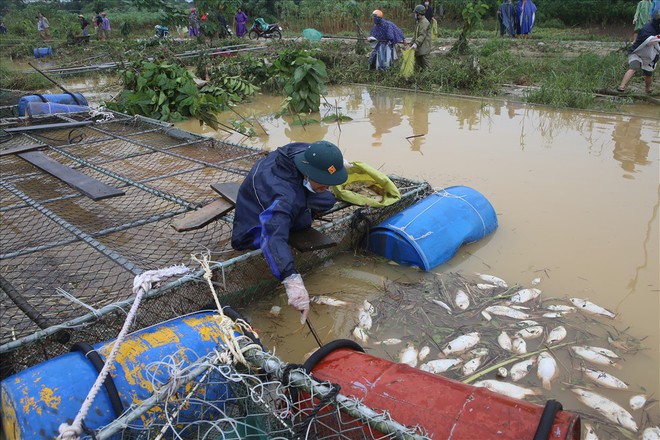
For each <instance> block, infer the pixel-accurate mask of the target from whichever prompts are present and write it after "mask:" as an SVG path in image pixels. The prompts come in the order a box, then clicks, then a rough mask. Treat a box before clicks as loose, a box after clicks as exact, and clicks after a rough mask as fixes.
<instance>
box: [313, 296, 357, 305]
mask: <svg viewBox="0 0 660 440" xmlns="http://www.w3.org/2000/svg"><path fill="white" fill-rule="evenodd" d="M309 300H310V302H313V303H314V304H322V305H325V306H332V307H342V306H347V305H348V304H349V303H348V302H346V301H342V300H340V299H337V298H333V297H331V296H327V295H315V296H311V297H310V298H309Z"/></svg>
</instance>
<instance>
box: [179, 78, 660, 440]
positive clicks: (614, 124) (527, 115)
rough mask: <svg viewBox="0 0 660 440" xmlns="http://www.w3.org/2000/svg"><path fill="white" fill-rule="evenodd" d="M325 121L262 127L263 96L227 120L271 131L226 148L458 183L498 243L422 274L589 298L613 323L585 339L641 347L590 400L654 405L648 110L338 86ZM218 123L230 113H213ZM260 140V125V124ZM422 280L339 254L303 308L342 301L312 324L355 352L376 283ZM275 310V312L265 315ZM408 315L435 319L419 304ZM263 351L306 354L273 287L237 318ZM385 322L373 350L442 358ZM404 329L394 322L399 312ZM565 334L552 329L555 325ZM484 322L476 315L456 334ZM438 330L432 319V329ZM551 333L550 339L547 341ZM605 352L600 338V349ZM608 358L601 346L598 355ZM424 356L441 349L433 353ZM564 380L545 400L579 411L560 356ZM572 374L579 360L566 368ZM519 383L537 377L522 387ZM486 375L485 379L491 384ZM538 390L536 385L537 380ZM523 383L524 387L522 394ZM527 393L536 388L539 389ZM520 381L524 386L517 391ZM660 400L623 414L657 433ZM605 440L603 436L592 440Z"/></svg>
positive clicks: (651, 118)
mask: <svg viewBox="0 0 660 440" xmlns="http://www.w3.org/2000/svg"><path fill="white" fill-rule="evenodd" d="M327 101H328V103H329V106H328V107H327V108H325V109H323V110H322V116H323V115H326V114H333V113H337V112H338V113H341V114H342V115H347V116H350V117H351V118H352V119H353V120H352V121H350V122H344V123H342V124H341V126H339V125H337V124H336V123H332V124H325V123H321V124H318V123H317V124H310V125H307V126H302V125H299V124H296V123H294V122H293V119H291V118H285V119H282V118H274V117H272V116H270V115H272V114H273V113H274V112H275V111H277V109H278V108H279V105H280V102H281V98H280V97H267V96H264V97H260V98H259V99H258V101H256V102H255V103H252V104H246V105H242V106H239V107H237V108H236V111H237V112H238V113H240V114H241V115H242V116H243V117H245V118H247V119H248V120H251V121H254V120H256V119H258V121H259V124H260V125H261V126H263V128H264V129H265V130H266V131H267V132H268V134H267V135H264V134H261V135H259V136H257V137H253V138H250V139H246V138H242V137H240V136H239V135H232V136H229V137H228V139H230V140H232V141H235V142H240V143H245V144H248V145H253V146H256V147H262V148H267V149H275V148H277V147H279V146H281V145H283V144H286V143H288V142H291V141H314V140H318V139H322V138H324V139H328V140H330V141H332V142H335V143H336V144H337V145H339V147H340V148H341V149H342V151H344V153H345V157H346V158H347V159H348V160H352V161H362V162H366V163H369V164H371V165H372V166H374V167H376V168H379V169H381V170H382V171H384V172H386V173H390V174H398V175H402V176H406V177H409V178H419V179H425V180H427V181H429V182H430V183H431V184H432V185H433V186H434V187H436V188H444V187H448V186H452V185H465V186H469V187H471V188H474V189H476V190H477V191H479V192H481V193H482V194H483V195H484V196H486V198H488V200H489V201H490V202H491V203H492V204H493V206H494V208H495V211H496V212H497V216H498V220H499V228H498V229H497V230H496V231H495V233H494V234H492V235H491V236H489V237H488V238H486V239H485V240H482V241H480V242H478V243H474V244H471V245H468V246H464V247H463V248H461V249H460V250H459V252H458V253H457V254H456V256H455V257H454V258H453V259H452V260H450V261H449V262H448V263H445V264H443V265H441V266H439V267H436V268H435V269H434V270H433V272H435V273H438V274H447V273H459V274H462V275H465V276H467V277H474V273H475V272H479V273H487V274H492V275H496V276H498V277H500V278H503V279H504V280H506V281H507V282H508V284H509V285H510V286H511V285H515V284H518V285H520V286H525V287H531V283H532V280H533V279H535V278H540V283H539V284H538V286H536V287H537V288H539V289H541V290H542V298H543V299H544V300H547V299H549V298H556V299H557V301H563V300H566V299H567V298H569V297H579V298H585V299H589V300H591V301H593V302H594V303H596V304H598V305H600V306H603V307H606V308H607V309H609V310H612V311H613V312H615V313H616V318H615V319H613V320H605V321H603V320H602V319H596V320H593V321H592V320H591V319H584V320H583V325H584V326H585V329H587V331H588V328H589V327H590V326H592V327H593V329H594V331H596V330H598V331H601V333H602V330H603V328H604V327H603V324H602V323H603V322H604V323H605V324H606V325H608V326H613V327H615V328H617V329H619V330H625V329H627V332H628V333H629V334H630V335H631V336H633V337H635V338H639V339H642V343H643V345H644V347H645V350H643V351H640V352H638V353H635V354H634V355H629V356H625V357H624V359H623V360H622V361H621V365H622V367H623V368H622V369H621V370H607V368H604V370H607V371H608V372H610V373H611V374H616V376H617V377H619V378H620V379H622V380H623V381H625V382H627V383H628V384H629V389H628V390H626V391H612V390H607V389H604V388H601V389H599V390H598V392H599V393H601V394H603V395H605V396H607V397H609V398H610V399H612V400H615V401H616V402H618V403H619V404H621V405H622V406H624V407H625V408H628V409H629V405H628V399H629V398H630V397H631V396H632V395H634V394H639V393H645V394H646V395H648V396H651V397H652V398H655V399H657V397H658V396H659V395H660V362H659V352H660V336H659V334H660V324H659V322H660V319H659V318H660V299H659V292H660V280H659V277H660V257H659V254H660V236H659V232H658V230H659V219H658V206H659V203H660V169H659V162H658V160H659V154H660V123H659V122H660V110H658V107H657V106H655V107H654V106H634V107H631V108H630V109H629V110H630V113H626V114H622V113H594V112H581V111H576V110H554V109H549V108H545V107H533V106H528V105H524V104H520V103H516V102H506V101H491V100H478V99H466V98H458V97H449V96H432V95H427V94H415V93H410V92H402V91H393V90H385V89H377V88H367V87H360V86H356V87H347V88H335V89H332V90H331V91H330V95H329V96H328V97H327ZM223 118H224V120H225V121H228V122H229V121H231V120H237V119H238V117H237V116H236V114H233V113H232V114H227V115H223ZM252 123H253V124H254V129H255V131H257V132H258V133H259V132H261V127H260V126H259V124H257V123H256V122H252ZM177 126H179V127H181V128H185V129H187V130H190V131H196V132H202V133H205V134H207V135H209V136H217V137H219V138H226V136H228V135H227V134H226V133H223V132H218V133H216V132H213V131H209V130H208V129H207V127H199V124H198V123H197V122H186V123H180V124H177ZM432 276H434V275H433V274H426V273H423V272H421V271H419V270H417V269H413V268H407V267H402V266H397V265H393V264H391V263H389V262H388V261H386V260H384V259H381V258H378V257H374V256H370V255H363V254H360V255H353V254H344V255H339V256H337V257H336V258H335V259H333V260H332V261H329V262H328V263H327V265H326V266H325V267H322V268H319V269H318V270H315V271H313V272H312V273H310V274H308V275H306V277H305V281H306V286H307V288H308V290H309V292H310V294H311V295H320V294H325V295H331V296H333V297H336V298H339V299H342V300H345V301H349V302H350V304H349V305H347V306H344V307H330V306H325V305H318V304H313V305H312V311H311V313H310V320H311V322H312V324H313V325H314V327H315V328H316V331H317V333H319V336H320V337H321V339H322V340H323V342H328V341H330V340H333V339H339V338H348V339H351V338H352V335H351V331H352V329H353V328H354V327H355V324H356V322H357V308H358V306H359V305H360V304H361V302H362V300H364V299H368V300H369V301H372V302H375V303H378V302H382V301H383V296H384V295H385V289H384V288H383V283H384V281H385V280H397V281H406V282H417V281H419V280H424V279H428V278H429V277H432ZM273 305H279V306H282V308H283V310H282V314H281V315H280V316H278V317H273V316H272V315H271V314H270V313H269V311H270V309H271V307H272V306H273ZM417 307H420V308H423V307H428V308H431V307H435V306H434V305H433V304H432V303H430V302H428V301H426V302H424V301H420V303H419V304H418V305H417ZM242 312H243V313H244V314H245V315H246V317H247V318H248V319H249V320H250V321H251V322H252V324H253V326H254V327H255V328H256V329H257V331H258V332H259V334H260V336H261V338H262V340H263V342H264V344H265V345H266V346H267V347H269V348H270V349H272V350H275V352H276V354H278V355H279V356H280V357H281V358H282V359H284V360H286V361H289V362H302V361H303V357H304V355H305V353H307V352H309V351H311V350H313V349H314V348H315V347H316V343H315V342H314V339H313V338H312V335H311V334H310V333H309V331H308V330H307V328H306V327H303V326H301V325H300V324H299V322H298V320H297V317H296V313H294V311H293V310H290V308H288V307H286V298H285V296H284V294H283V290H282V291H279V292H275V294H274V295H273V296H272V297H269V298H267V299H264V300H263V301H262V302H260V303H258V304H253V306H252V307H251V308H250V310H243V311H242ZM400 313H401V314H403V316H404V318H401V316H399V317H398V319H396V320H390V322H388V321H387V320H381V321H379V320H378V316H376V317H375V318H374V325H377V326H378V329H379V337H389V338H399V339H402V340H403V341H404V342H414V343H415V344H418V345H419V346H421V345H429V346H431V347H432V348H433V347H435V346H437V345H439V344H438V341H435V342H434V341H433V340H431V338H430V337H429V336H428V335H424V334H415V333H414V332H415V329H416V327H415V325H413V324H414V323H413V321H414V319H413V318H412V315H413V311H411V310H406V309H405V308H403V309H402V310H401V311H400ZM406 313H409V314H410V315H411V318H410V322H411V325H410V326H406V325H405V324H404V325H402V324H401V323H402V322H405V314H406ZM559 323H561V322H560V321H559V322H558V324H559ZM480 325H483V318H482V317H481V316H480V315H479V314H476V315H475V316H474V317H473V321H469V320H466V321H465V323H464V327H463V328H462V329H461V331H463V332H469V331H472V330H471V328H474V327H476V326H480ZM437 326H438V327H443V322H437ZM549 330H550V328H546V331H549ZM374 342H376V341H374V340H370V341H368V342H367V343H364V344H363V345H364V346H365V348H366V350H367V352H369V353H372V354H374V355H377V356H383V357H388V358H391V359H394V360H397V359H398V353H399V351H400V349H401V348H400V347H385V346H382V345H376V344H375V343H374ZM606 342H607V341H605V343H606ZM610 348H611V347H610ZM434 350H435V351H436V352H437V351H438V348H435V349H434ZM560 362H561V365H560V367H559V368H560V370H561V372H560V378H559V379H557V380H556V382H555V383H554V386H553V388H552V391H549V392H548V391H546V392H545V394H544V395H543V397H544V398H548V397H554V398H557V399H558V400H560V401H561V402H562V403H563V404H564V407H565V408H567V409H572V410H576V411H584V412H586V411H587V410H588V409H587V407H586V406H584V405H583V404H581V403H579V402H578V401H577V400H576V398H575V396H574V395H573V394H572V393H570V392H568V391H567V388H566V386H565V383H566V382H568V381H570V380H572V379H573V377H574V373H571V372H570V371H569V370H571V364H570V362H571V361H570V359H563V360H560ZM572 363H573V364H579V362H576V361H573V362H572ZM530 376H533V375H531V374H530ZM488 378H494V374H492V375H490V376H488ZM534 380H536V378H535V377H534ZM534 380H531V379H530V380H529V384H530V385H535V386H538V383H536V384H534ZM537 382H538V381H537ZM521 383H524V380H523V381H521ZM659 412H660V411H659V406H658V404H657V402H655V403H652V404H649V405H647V407H646V414H648V415H649V416H650V418H651V419H650V420H651V421H650V422H649V421H648V420H646V419H645V420H642V418H643V417H642V413H641V411H639V410H638V411H637V412H632V413H633V416H634V417H635V418H636V420H637V422H638V424H639V426H640V427H644V426H648V423H654V424H655V425H657V424H658V414H659ZM601 438H602V437H601Z"/></svg>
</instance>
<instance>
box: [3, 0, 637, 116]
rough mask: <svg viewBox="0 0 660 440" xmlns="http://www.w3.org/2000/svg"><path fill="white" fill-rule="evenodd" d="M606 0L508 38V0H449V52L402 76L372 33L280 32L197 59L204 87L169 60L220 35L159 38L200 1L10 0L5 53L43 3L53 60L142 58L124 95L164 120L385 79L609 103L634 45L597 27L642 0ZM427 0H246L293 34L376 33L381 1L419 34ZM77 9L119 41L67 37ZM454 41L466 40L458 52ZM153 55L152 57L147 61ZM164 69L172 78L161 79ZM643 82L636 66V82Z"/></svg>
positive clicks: (33, 42) (309, 99)
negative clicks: (373, 53) (262, 44)
mask: <svg viewBox="0 0 660 440" xmlns="http://www.w3.org/2000/svg"><path fill="white" fill-rule="evenodd" d="M596 1H597V0H575V2H573V3H571V4H566V3H565V2H564V1H559V0H536V4H537V6H538V8H539V11H538V15H537V23H538V24H537V27H535V29H534V33H533V34H532V35H531V38H529V39H525V40H523V39H505V38H499V37H496V32H494V31H495V29H496V27H497V26H496V21H495V18H494V17H495V11H496V6H497V5H498V4H499V3H500V1H499V0H443V1H442V6H443V10H444V16H443V17H442V19H441V20H440V39H439V40H438V41H437V42H436V48H440V49H441V50H440V53H435V54H434V55H433V56H432V57H431V68H430V69H428V70H427V71H424V72H417V73H415V74H414V75H413V76H412V77H411V78H409V79H405V78H402V77H401V76H400V75H399V74H398V66H397V65H395V66H394V67H393V68H392V69H390V70H389V71H386V72H381V71H370V70H368V68H367V61H366V57H367V54H366V53H365V52H364V44H363V42H362V41H360V40H351V41H349V42H341V41H339V40H329V39H324V40H323V41H322V42H321V43H310V42H307V41H305V40H303V41H301V40H300V39H299V38H296V40H295V41H292V39H289V40H286V39H285V40H283V41H281V42H269V43H268V47H267V48H266V49H265V50H263V51H260V52H250V53H246V54H245V55H237V56H232V57H217V58H211V57H210V56H208V55H204V54H202V55H200V56H198V57H196V58H188V61H190V62H191V63H192V64H193V65H194V66H195V68H196V70H195V71H196V72H197V75H198V76H199V77H200V78H203V79H208V80H209V83H208V84H207V85H205V86H204V87H202V88H199V87H197V86H196V85H195V84H194V80H193V79H192V75H191V74H190V73H189V72H188V71H187V70H186V68H185V67H184V66H183V65H182V64H180V61H164V60H173V59H174V57H173V55H174V54H180V53H182V52H185V51H203V50H204V49H205V48H207V47H208V46H209V45H212V44H213V43H214V41H213V40H212V39H210V38H208V37H209V36H208V35H207V37H202V38H199V39H177V40H174V39H169V40H159V39H156V38H154V36H153V26H154V25H155V24H166V25H168V26H170V35H171V36H172V37H176V36H177V31H176V29H174V26H175V25H177V24H182V23H183V24H185V23H186V22H187V19H186V17H187V14H188V10H189V8H190V6H191V5H190V4H189V3H185V2H183V1H173V0H137V1H132V2H126V3H123V2H121V1H120V0H106V1H95V2H83V1H79V0H73V1H72V2H71V3H66V4H62V5H63V6H62V8H57V9H56V8H55V7H54V6H53V4H50V3H48V4H46V3H43V4H30V5H22V4H21V5H18V3H19V2H17V1H10V2H7V3H6V4H3V5H9V9H7V10H3V13H4V15H3V17H4V21H5V24H6V25H7V27H8V29H9V33H8V34H7V35H1V36H0V44H2V47H3V56H5V57H8V58H12V59H14V60H16V59H21V58H23V59H26V58H27V59H31V58H32V50H33V49H34V48H35V47H39V46H40V45H42V44H43V43H42V42H41V41H40V39H39V37H38V36H37V32H36V24H35V23H34V17H35V16H36V14H37V12H38V11H43V12H44V13H45V14H46V16H47V17H48V18H49V20H50V23H51V33H52V35H53V37H54V40H55V41H53V42H52V43H50V42H49V43H48V45H50V46H52V47H53V49H54V50H55V53H56V56H55V57H53V61H55V62H56V64H57V65H60V66H67V65H85V64H95V63H101V62H109V61H115V62H119V63H120V64H122V65H123V63H125V60H126V59H130V60H131V61H132V62H131V63H128V62H126V66H127V67H126V68H125V69H124V71H123V72H122V73H121V79H122V81H123V82H124V86H125V88H126V90H124V91H123V92H122V94H121V96H120V99H119V102H118V103H115V104H112V105H115V106H116V107H115V108H120V109H123V110H124V111H127V112H130V113H142V114H146V115H149V116H152V117H155V118H159V119H163V120H176V119H179V118H185V117H197V118H199V119H201V120H203V121H205V122H206V121H208V123H210V124H213V123H214V122H213V121H214V118H213V117H212V114H213V113H214V112H215V111H217V110H218V109H221V108H226V106H228V105H231V103H232V102H238V101H240V100H241V99H244V98H246V97H249V96H250V95H252V94H253V93H254V92H255V91H256V90H257V89H256V87H255V86H254V85H255V84H258V85H259V89H260V90H263V91H268V92H275V93H280V94H282V95H283V96H285V97H286V101H285V102H284V106H283V107H284V108H285V109H286V111H289V112H293V113H295V114H302V113H305V114H307V113H309V112H315V111H318V109H319V106H320V105H321V101H322V95H323V94H324V93H325V85H326V83H328V84H346V83H366V84H379V85H384V86H391V87H401V88H408V89H415V90H424V91H429V92H442V93H458V94H466V95H477V96H497V95H499V94H501V93H502V91H503V90H504V88H508V87H509V86H510V85H514V86H517V87H519V88H520V89H523V90H524V91H525V94H524V97H523V98H520V99H525V100H527V101H529V102H535V103H543V104H548V105H553V106H561V107H578V108H603V107H608V106H611V105H613V104H611V102H610V101H607V102H606V101H604V100H602V99H599V98H597V96H596V95H597V94H598V93H599V92H601V91H603V90H608V89H609V90H613V89H614V88H615V86H616V85H617V83H618V82H619V80H620V79H621V76H622V75H623V73H624V71H625V68H626V55H625V51H624V49H625V43H623V42H621V38H616V37H614V36H608V37H605V38H603V37H596V36H594V35H593V34H591V33H590V32H589V30H588V29H586V25H589V24H597V25H599V26H603V24H605V23H607V24H608V26H609V24H610V23H614V24H619V23H625V25H626V26H628V27H630V24H629V23H630V20H631V17H632V13H633V12H634V7H635V2H632V1H625V0H611V2H610V7H608V8H599V7H597V6H596V3H595V2H596ZM418 2H419V1H417V0H415V1H411V0H383V1H381V2H379V3H378V5H377V6H375V5H373V4H370V3H368V2H363V1H356V0H346V1H340V2H318V1H312V0H245V1H243V2H242V5H243V6H244V8H245V10H246V12H247V14H248V15H249V16H250V18H251V19H252V20H253V19H254V18H256V17H259V16H261V17H264V18H265V19H266V20H267V21H269V22H273V21H280V22H281V23H282V25H283V27H284V30H285V36H286V33H288V35H289V36H291V35H295V36H296V37H299V35H300V34H299V30H301V29H303V28H307V27H314V28H317V29H318V30H320V31H321V32H323V33H324V34H336V35H337V34H342V35H345V36H348V37H352V38H355V36H356V35H362V36H365V35H366V34H367V33H368V30H369V28H370V27H371V24H372V23H371V20H370V14H371V11H372V10H373V8H375V7H379V8H381V9H382V10H383V11H384V13H385V16H386V18H388V19H390V20H392V21H394V22H395V23H397V24H399V25H400V26H401V27H402V28H403V30H404V32H405V33H406V35H408V36H411V34H412V29H413V26H414V21H413V18H412V14H411V10H412V7H413V6H414V5H415V4H416V3H418ZM239 3H240V2H239V1H238V0H200V1H197V2H195V6H197V8H198V11H199V12H200V13H201V12H208V13H209V17H213V14H217V13H222V14H223V15H224V16H225V18H226V19H227V21H228V23H229V24H231V18H232V17H233V13H234V12H235V8H236V7H237V6H238V5H239ZM432 4H434V5H435V6H436V8H438V7H439V5H440V2H439V1H437V0H436V1H434V2H432ZM76 5H77V6H76ZM3 7H4V6H3ZM75 8H82V12H83V13H85V15H86V16H87V18H88V19H91V17H92V13H93V11H95V10H106V11H107V12H108V17H109V18H110V20H111V23H112V27H113V32H112V35H111V38H110V40H109V41H107V42H105V43H102V42H100V41H96V40H95V39H94V38H92V41H91V42H90V44H88V45H76V44H74V43H75V42H74V41H73V39H69V40H68V41H67V39H65V38H64V37H65V34H67V33H71V34H74V35H79V34H80V28H79V24H78V19H77V12H78V10H76V9H75ZM571 11H572V13H573V15H571V13H569V12H571ZM585 11H586V12H585ZM437 12H438V9H436V13H437ZM209 26H210V25H207V26H206V27H207V30H208V31H209V32H203V33H206V34H208V33H213V32H215V31H213V32H211V27H209ZM568 26H578V27H572V28H570V27H568ZM145 36H146V37H147V38H144V37H145ZM213 37H214V38H216V37H217V36H215V35H214V36H213ZM596 38H598V40H600V41H619V42H620V43H618V44H615V45H609V46H603V45H600V44H594V45H593V46H592V45H589V44H587V43H585V44H582V45H580V42H581V41H582V42H588V41H591V40H594V39H596ZM626 38H628V37H626ZM215 42H217V40H215ZM245 43H247V41H246V40H238V39H225V40H222V45H228V44H245ZM451 47H454V50H449V49H450V48H451ZM604 47H609V49H604ZM459 49H460V50H459ZM149 57H151V60H152V61H151V62H148V61H146V60H147V58H149ZM49 61H50V60H49ZM3 67H4V68H3V69H0V78H2V82H3V87H9V88H13V89H26V90H38V89H40V88H41V87H43V86H44V85H48V84H47V83H45V80H44V79H43V78H41V77H40V76H38V75H36V74H29V75H26V74H23V73H17V72H13V71H11V70H10V69H11V65H10V64H9V63H3ZM163 76H164V77H166V78H168V79H167V81H165V80H162V81H161V79H162V78H163ZM145 81H146V82H145ZM177 81H178V82H177ZM641 81H642V79H641V77H640V76H636V77H635V78H634V79H633V85H634V84H635V83H639V82H641ZM193 88H194V90H193ZM242 123H243V122H240V121H239V122H237V124H239V125H240V124H242Z"/></svg>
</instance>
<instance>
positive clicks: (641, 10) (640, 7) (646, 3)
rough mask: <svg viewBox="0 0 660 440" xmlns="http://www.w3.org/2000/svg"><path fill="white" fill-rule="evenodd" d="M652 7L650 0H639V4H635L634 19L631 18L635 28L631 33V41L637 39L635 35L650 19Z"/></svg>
mask: <svg viewBox="0 0 660 440" xmlns="http://www.w3.org/2000/svg"><path fill="white" fill-rule="evenodd" d="M652 6H653V4H652V3H651V0H640V2H639V3H637V9H636V10H635V17H634V18H633V25H634V26H635V30H634V31H633V39H632V40H633V41H635V40H636V39H637V33H638V32H639V30H640V29H641V28H642V27H643V26H644V25H645V24H646V23H648V22H649V20H650V19H651V7H652Z"/></svg>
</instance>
